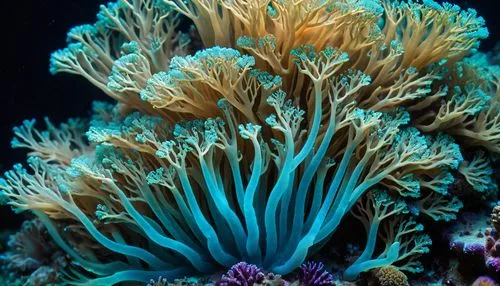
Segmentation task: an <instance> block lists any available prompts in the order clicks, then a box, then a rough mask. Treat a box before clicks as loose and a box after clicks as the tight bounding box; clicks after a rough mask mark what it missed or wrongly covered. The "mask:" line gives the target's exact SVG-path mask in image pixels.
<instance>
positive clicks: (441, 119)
mask: <svg viewBox="0 0 500 286" xmlns="http://www.w3.org/2000/svg"><path fill="white" fill-rule="evenodd" d="M179 15H184V16H187V18H189V19H191V20H192V21H193V23H194V25H195V26H196V29H197V31H198V33H199V35H200V38H201V40H202V42H203V44H204V46H205V49H202V50H199V51H197V52H196V53H194V54H193V55H186V54H188V53H189V51H190V50H191V49H192V47H190V46H189V45H190V42H189V39H187V38H186V36H185V35H183V34H182V33H180V32H178V29H177V28H178V24H179V21H180V20H179V19H180V18H179ZM486 36H487V30H486V28H485V27H484V20H483V19H482V18H480V17H478V16H477V15H476V13H475V11H473V10H468V11H461V10H460V9H459V8H458V7H457V6H453V5H450V4H438V3H436V2H434V1H431V0H426V1H423V3H417V2H413V1H411V2H409V3H406V2H400V1H389V0H387V1H385V0H384V1H377V0H360V1H353V0H330V1H319V0H318V1H301V0H297V1H282V0H265V1H262V0H259V1H245V0H237V1H226V0H197V1H178V0H164V1H150V0H143V1H141V0H119V1H118V2H117V3H110V4H109V5H108V6H102V7H101V12H100V13H99V15H98V22H97V23H96V24H95V25H85V26H81V27H77V28H74V29H72V30H71V31H70V33H69V34H68V38H69V42H70V43H69V45H68V47H67V48H66V49H64V50H60V51H57V52H55V53H54V54H53V55H52V58H51V71H52V72H69V73H75V74H80V75H82V76H84V77H85V78H87V79H88V80H89V81H90V82H91V83H93V84H94V85H96V86H98V87H99V88H100V89H101V90H103V91H104V92H105V93H106V94H108V95H109V96H111V97H112V98H114V99H116V100H117V101H118V104H116V105H114V106H113V105H111V104H103V103H96V104H95V106H94V115H93V117H92V119H91V120H90V123H89V126H88V128H87V126H86V123H85V124H83V123H80V121H70V122H69V123H68V124H63V125H62V126H61V128H60V130H57V129H55V128H54V126H53V125H52V124H50V123H48V127H47V128H48V130H47V131H37V130H36V129H35V127H34V123H33V122H32V121H26V123H25V124H24V125H23V126H22V127H19V128H17V129H15V134H16V136H17V137H16V138H17V139H14V141H13V146H14V147H24V148H28V149H30V158H29V159H28V166H29V167H28V169H25V168H23V167H22V166H21V165H16V166H15V168H14V169H13V170H12V171H9V172H7V173H6V174H5V176H4V177H5V178H4V179H3V180H2V181H1V184H0V189H1V190H2V196H3V198H4V199H5V201H6V203H8V204H9V205H11V206H12V207H14V208H15V209H16V210H17V211H25V210H30V211H32V212H33V213H34V214H36V215H37V216H38V217H39V218H40V219H41V221H43V223H44V224H46V225H47V229H48V231H49V233H50V234H51V235H52V236H53V238H54V240H55V241H56V242H57V243H58V244H59V245H60V247H61V248H62V249H63V250H64V251H66V252H67V253H68V254H69V255H70V256H71V257H72V259H73V260H74V261H75V263H76V265H79V266H80V267H81V268H78V269H74V270H72V271H69V272H68V279H70V280H73V282H74V283H83V284H85V283H86V284H91V285H101V284H104V285H107V284H111V283H117V282H121V281H130V280H135V281H147V280H149V279H151V278H157V277H159V276H163V277H165V278H168V279H171V278H176V277H182V276H184V275H186V274H190V273H195V272H201V273H212V272H213V271H215V270H216V269H217V268H218V267H220V266H224V267H230V266H231V265H234V264H235V263H237V262H239V261H248V262H249V263H252V264H255V265H258V267H260V268H262V269H265V270H267V271H273V272H275V273H279V274H286V273H290V272H292V271H293V270H294V269H296V268H297V267H299V266H300V265H301V264H302V263H303V262H304V261H305V260H306V259H307V257H308V256H309V255H311V254H313V253H314V252H315V251H317V250H318V249H319V248H320V247H321V245H323V244H324V243H326V241H327V240H328V239H329V238H330V237H331V236H332V235H333V234H334V233H335V232H336V231H337V230H338V229H339V226H340V224H341V222H342V221H343V219H344V218H345V217H346V216H348V215H349V213H350V212H351V210H352V209H353V207H354V209H355V212H354V213H355V216H356V217H358V218H359V219H360V220H361V222H362V223H363V224H364V225H365V228H366V230H367V236H368V238H367V243H366V248H365V250H364V251H363V253H362V254H361V256H360V257H359V258H358V259H357V260H356V261H355V262H354V264H353V265H351V266H349V267H348V268H347V270H346V273H345V276H346V277H347V278H349V279H355V278H356V277H357V275H358V274H359V273H360V272H363V271H369V270H371V269H373V268H376V267H383V266H389V265H392V264H394V265H396V266H397V267H398V268H399V269H400V270H402V271H409V272H418V271H421V270H422V266H421V265H420V264H419V263H418V262H416V261H415V259H416V258H417V257H418V256H420V255H421V254H423V253H425V252H427V251H428V245H429V244H430V239H429V237H428V236H426V235H425V234H421V232H422V230H423V227H422V225H421V224H419V223H417V222H416V221H415V219H418V218H415V219H414V218H408V216H409V215H408V214H406V213H407V212H409V210H411V212H412V213H413V214H416V213H419V214H422V215H428V216H430V217H431V218H433V219H435V220H441V219H443V220H451V219H453V218H454V217H455V215H456V213H457V212H458V210H459V209H460V207H461V206H462V203H461V202H460V201H459V200H458V199H457V198H455V197H452V196H449V195H448V192H447V189H448V186H449V185H450V184H451V183H452V182H453V175H452V172H453V170H456V169H457V168H459V165H460V164H461V162H462V155H461V150H460V146H459V145H458V144H457V143H456V142H455V139H454V137H452V136H456V137H458V138H460V139H462V138H463V137H474V138H476V140H478V142H481V146H484V147H485V148H486V149H487V150H488V151H490V152H498V149H497V147H498V146H497V145H498V144H497V143H498V142H497V141H498V140H496V139H495V138H496V137H495V136H496V135H495V134H496V133H497V132H498V129H499V128H498V126H496V125H495V122H496V121H498V120H497V119H498V113H497V112H495V110H493V109H492V108H493V107H492V106H494V104H492V98H494V97H493V96H492V95H491V93H492V91H493V90H494V89H493V88H491V87H492V86H494V85H495V83H496V82H498V77H496V78H495V77H494V76H492V77H489V78H488V81H485V80H484V79H483V78H482V77H480V76H479V74H480V73H475V72H474V68H470V69H466V70H467V72H466V73H465V74H466V76H458V75H457V71H458V70H459V67H462V70H463V67H464V66H467V65H466V64H464V61H465V60H464V57H465V56H467V55H468V54H469V53H471V52H473V51H474V49H475V48H477V46H478V43H479V40H480V39H482V38H484V37H486ZM469 66H470V65H469ZM469 66H467V68H469ZM491 70H492V71H494V70H495V69H494V68H493V67H491ZM492 74H493V73H492ZM497 90H498V89H497ZM438 102H439V103H440V104H437V103H438ZM441 102H442V104H441ZM495 120H496V121H495ZM82 122H84V121H82ZM83 126H85V128H83ZM84 130H87V131H86V132H85V131H84ZM434 131H442V132H434ZM471 132H472V133H471ZM429 133H432V134H429ZM471 134H474V135H471ZM85 136H86V138H87V139H88V141H86V140H83V139H82V138H83V137H85ZM477 163H478V164H480V162H477ZM476 165H477V164H476ZM462 166H465V165H462ZM469 166H470V165H469ZM463 168H465V167H462V170H464V169H463ZM484 168H487V167H486V166H484ZM469 177H470V178H472V177H471V176H469ZM377 189H384V190H386V191H383V192H382V191H377ZM56 223H62V224H66V225H67V227H66V229H68V230H69V231H68V233H69V234H66V235H73V236H78V237H79V239H80V240H81V243H80V244H79V245H80V247H78V248H75V246H74V245H71V244H69V243H68V242H67V240H66V238H65V237H64V236H63V235H61V233H60V229H59V228H58V227H56V226H55V224H56ZM377 237H379V238H380V240H379V241H381V242H382V243H379V244H380V245H381V244H384V245H385V249H383V250H382V253H381V254H380V255H379V256H378V257H377V256H374V253H375V252H376V245H377V240H378V239H377ZM382 248H384V247H382Z"/></svg>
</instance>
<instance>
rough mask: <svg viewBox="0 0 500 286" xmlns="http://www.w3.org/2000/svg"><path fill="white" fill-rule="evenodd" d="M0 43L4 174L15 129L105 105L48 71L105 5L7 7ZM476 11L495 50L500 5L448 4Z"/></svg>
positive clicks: (16, 157)
mask: <svg viewBox="0 0 500 286" xmlns="http://www.w3.org/2000/svg"><path fill="white" fill-rule="evenodd" d="M2 2H3V3H2V6H1V8H2V12H3V13H2V17H0V21H1V26H0V27H1V32H2V34H3V35H2V37H1V38H0V49H1V54H0V107H1V109H0V117H1V119H0V171H1V172H3V171H5V170H6V169H8V168H10V167H11V166H12V165H13V164H14V163H17V162H23V161H24V160H25V151H23V150H12V149H11V148H10V140H11V136H12V132H11V130H12V127H13V126H16V125H18V124H19V123H21V121H22V120H23V119H26V118H37V119H39V120H41V119H43V117H44V116H49V117H50V118H51V119H52V120H53V121H54V122H61V121H64V120H65V119H67V118H69V117H82V116H83V117H84V116H87V115H88V112H89V109H90V105H91V102H92V101H93V100H96V99H101V100H102V99H105V95H103V94H102V93H101V92H100V91H99V90H98V89H96V88H94V87H93V86H92V85H91V84H90V83H87V82H86V81H85V80H84V79H83V78H81V77H79V76H72V75H68V74H58V75H57V76H51V75H50V74H49V71H48V61H49V55H50V53H51V52H52V51H54V50H56V49H59V48H63V47H65V45H66V44H65V39H66V32H67V31H68V30H69V28H70V27H72V26H74V25H79V24H84V23H93V22H94V21H95V15H96V14H97V12H98V9H99V5H100V4H104V3H106V2H107V1H99V0H45V1H44V0H25V1H2ZM448 2H452V3H457V4H460V5H461V6H462V7H464V8H465V7H474V8H475V9H476V10H478V13H479V15H482V16H483V17H484V18H485V19H486V22H487V26H488V28H489V31H490V38H489V39H488V40H487V41H485V42H484V43H483V45H482V49H483V50H490V49H491V48H492V47H493V46H494V45H495V43H496V41H497V40H498V37H499V31H498V25H499V15H498V11H499V9H498V4H496V2H498V0H474V1H459V0H455V1H448ZM20 221H21V218H20V217H19V216H15V215H13V214H12V213H11V212H10V210H9V209H8V208H5V207H4V208H0V229H5V228H14V227H17V226H18V225H19V223H20Z"/></svg>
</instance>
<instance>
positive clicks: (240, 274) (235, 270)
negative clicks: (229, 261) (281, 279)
mask: <svg viewBox="0 0 500 286" xmlns="http://www.w3.org/2000/svg"><path fill="white" fill-rule="evenodd" d="M264 278H265V275H264V273H263V272H262V271H261V270H260V268H259V267H257V266H256V265H253V264H248V263H246V262H239V263H238V264H235V265H233V266H232V267H231V269H229V271H228V272H227V273H226V274H225V275H222V278H221V281H220V283H219V285H221V286H240V285H241V286H252V285H254V283H257V284H259V283H262V282H263V281H264Z"/></svg>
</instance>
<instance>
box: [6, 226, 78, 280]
mask: <svg viewBox="0 0 500 286" xmlns="http://www.w3.org/2000/svg"><path fill="white" fill-rule="evenodd" d="M68 263H69V260H68V258H67V257H66V255H65V254H64V253H63V252H62V251H61V249H59V247H58V246H57V245H56V244H55V243H54V242H53V241H52V239H51V238H50V236H49V234H48V233H47V230H46V229H45V226H44V225H43V224H42V223H41V222H40V221H39V220H37V219H34V220H27V221H25V222H24V223H23V225H22V227H21V230H20V231H19V232H18V233H16V234H13V235H11V236H10V238H9V241H8V243H7V251H6V252H5V253H3V254H2V255H0V266H1V267H2V269H1V271H2V276H7V278H5V279H8V282H7V281H6V282H5V283H6V284H5V285H7V284H8V285H47V284H52V285H56V284H57V283H62V280H61V278H62V277H61V271H62V270H63V269H64V268H65V267H66V266H67V265H68ZM6 273H8V274H7V275H5V274H6Z"/></svg>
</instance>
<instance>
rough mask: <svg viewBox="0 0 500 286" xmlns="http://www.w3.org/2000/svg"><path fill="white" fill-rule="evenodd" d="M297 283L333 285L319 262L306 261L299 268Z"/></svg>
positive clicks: (312, 285) (331, 279)
mask: <svg viewBox="0 0 500 286" xmlns="http://www.w3.org/2000/svg"><path fill="white" fill-rule="evenodd" d="M298 278H299V283H300V285H305V286H320V285H335V284H334V281H333V276H332V275H331V274H330V273H328V271H326V270H325V269H324V265H323V263H321V262H306V263H304V264H302V265H301V266H300V269H299V277H298Z"/></svg>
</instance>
